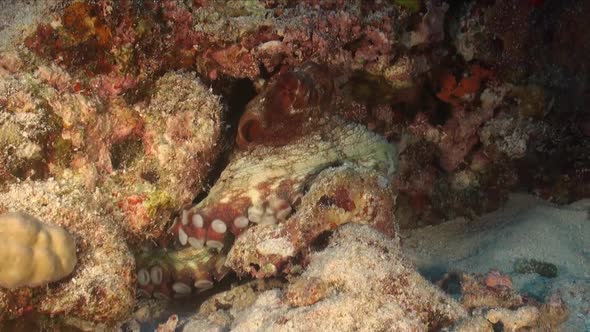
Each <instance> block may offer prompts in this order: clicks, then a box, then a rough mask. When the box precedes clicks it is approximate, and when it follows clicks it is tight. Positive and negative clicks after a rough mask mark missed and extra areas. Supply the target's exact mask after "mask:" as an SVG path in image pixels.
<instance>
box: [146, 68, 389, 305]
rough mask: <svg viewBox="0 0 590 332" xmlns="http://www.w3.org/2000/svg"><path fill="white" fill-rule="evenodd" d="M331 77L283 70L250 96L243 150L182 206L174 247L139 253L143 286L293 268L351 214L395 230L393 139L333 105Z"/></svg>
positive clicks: (172, 287) (164, 288)
mask: <svg viewBox="0 0 590 332" xmlns="http://www.w3.org/2000/svg"><path fill="white" fill-rule="evenodd" d="M318 77H319V78H322V79H321V80H320V79H316V78H318ZM326 77H327V76H326V75H325V73H324V72H323V71H322V67H320V66H318V65H316V64H309V65H307V66H304V67H303V68H302V69H301V70H300V71H299V72H286V73H284V74H280V75H278V77H277V78H276V79H275V80H274V81H273V82H271V83H270V84H269V85H268V87H267V88H266V89H265V91H263V92H262V93H261V94H259V95H258V96H257V97H256V98H255V99H254V100H252V101H251V102H250V103H249V104H248V106H247V108H246V111H245V113H244V115H243V116H242V118H241V120H240V124H239V126H238V133H237V138H236V141H237V146H238V147H239V150H238V151H237V152H236V153H235V154H234V155H233V157H232V158H231V160H230V162H229V163H228V165H227V167H226V168H225V169H224V171H223V172H222V173H221V175H220V177H219V179H218V180H217V182H216V183H215V184H214V186H213V187H212V188H211V190H210V191H209V193H208V195H207V196H206V197H205V198H204V199H203V200H201V201H200V202H198V203H197V204H195V205H193V206H187V207H186V208H184V209H182V210H181V211H180V212H179V214H178V216H177V217H176V218H175V220H174V223H173V225H172V226H171V227H170V229H169V233H170V235H171V236H172V237H173V238H174V241H173V242H174V243H173V245H172V247H171V248H168V249H159V250H155V251H145V252H142V253H140V254H139V255H138V256H137V259H136V261H137V280H138V284H139V286H138V288H139V293H140V294H143V295H146V296H153V297H156V298H166V299H169V298H175V297H184V296H189V295H191V294H194V293H198V292H202V291H204V290H207V289H209V288H211V287H213V285H214V283H215V282H217V281H219V280H221V279H222V278H223V277H224V276H225V275H226V274H227V273H228V272H229V271H233V272H235V273H237V274H238V275H239V276H252V277H256V278H263V277H269V276H276V275H281V274H288V273H293V272H296V271H297V270H298V269H300V268H301V266H302V264H305V259H304V258H305V256H306V254H307V251H308V250H309V248H310V246H312V244H313V243H314V241H315V240H316V239H318V238H319V237H320V236H321V235H322V234H323V233H326V232H331V231H333V230H335V229H336V228H337V227H338V226H340V225H343V224H346V223H351V222H352V223H359V224H369V225H371V226H372V227H374V228H375V229H378V230H379V231H381V232H382V233H384V234H386V235H388V236H391V237H394V236H395V235H396V233H397V225H396V223H395V222H394V217H393V205H394V194H393V190H392V186H391V182H392V181H391V180H392V177H393V174H394V172H395V169H396V164H397V159H396V158H397V151H396V146H395V145H393V144H391V143H389V142H387V140H385V139H384V138H383V137H381V136H379V135H377V134H375V133H373V132H371V131H369V130H368V129H367V128H366V127H364V126H362V125H359V124H355V123H349V122H347V121H345V120H343V119H342V118H340V117H338V116H337V115H334V114H333V113H331V112H330V111H329V109H328V106H329V103H328V102H326V98H329V95H326V94H329V93H330V91H331V84H332V83H331V82H330V81H329V80H328V79H326ZM316 82H317V83H318V84H315V83H316ZM289 124H290V126H288V125H289ZM277 128H279V129H277ZM286 128H291V129H290V130H287V129H286ZM281 133H283V134H284V135H280V134H281ZM279 136H280V137H281V138H280V139H278V138H277V137H279Z"/></svg>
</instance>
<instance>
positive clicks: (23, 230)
mask: <svg viewBox="0 0 590 332" xmlns="http://www.w3.org/2000/svg"><path fill="white" fill-rule="evenodd" d="M0 262H2V264H1V265H0V286H2V287H5V288H17V287H21V286H39V285H43V284H45V283H48V282H52V281H56V280H59V279H61V278H63V277H65V276H67V275H68V274H70V273H72V271H73V270H74V266H75V265H76V262H77V258H76V243H75V241H74V238H73V237H72V236H71V235H70V234H69V233H68V232H67V231H66V230H64V229H63V228H61V227H58V226H52V225H48V224H44V223H42V222H41V221H39V220H38V219H36V218H34V217H33V216H30V215H28V214H24V213H9V214H6V215H4V216H0Z"/></svg>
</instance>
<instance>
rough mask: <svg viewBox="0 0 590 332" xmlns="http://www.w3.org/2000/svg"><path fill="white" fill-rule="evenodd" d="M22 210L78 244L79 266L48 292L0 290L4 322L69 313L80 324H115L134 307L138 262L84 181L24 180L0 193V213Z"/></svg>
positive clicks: (41, 289)
mask: <svg viewBox="0 0 590 332" xmlns="http://www.w3.org/2000/svg"><path fill="white" fill-rule="evenodd" d="M7 211H22V212H24V213H27V214H30V215H33V216H35V217H37V218H39V219H41V220H44V221H46V222H47V223H51V224H53V225H56V226H60V227H62V228H63V229H65V230H66V231H67V232H68V233H70V234H71V235H72V237H73V238H74V240H75V242H76V249H77V258H78V263H77V265H76V268H75V269H74V271H73V272H72V273H71V274H69V275H68V276H67V277H66V278H63V279H61V280H59V281H57V282H53V283H50V284H48V285H47V286H46V287H34V288H31V287H23V288H18V289H13V290H9V289H4V288H2V289H0V320H6V319H12V318H16V317H19V316H21V315H23V314H25V313H27V312H30V311H36V312H39V313H46V314H49V315H60V314H62V313H64V312H66V313H69V315H70V316H72V317H77V318H79V319H83V320H87V321H93V322H102V323H106V324H113V323H115V322H117V321H121V320H124V319H126V318H127V317H128V316H129V315H130V314H131V310H132V309H133V306H134V304H135V272H134V271H135V262H134V259H133V255H132V254H131V251H130V250H129V248H128V247H127V244H126V242H125V238H124V235H123V234H124V233H123V230H122V229H121V226H120V224H118V223H117V222H116V221H115V218H114V217H113V216H112V212H111V211H109V209H108V202H105V200H104V199H103V198H101V197H100V195H89V194H88V192H87V191H86V190H85V189H84V182H83V180H82V179H80V178H79V177H73V176H67V177H64V178H63V179H61V180H47V181H32V180H25V181H23V182H20V183H17V184H16V183H15V184H11V185H9V187H8V190H7V191H3V192H0V213H5V212H7Z"/></svg>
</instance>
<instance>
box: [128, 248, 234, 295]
mask: <svg viewBox="0 0 590 332" xmlns="http://www.w3.org/2000/svg"><path fill="white" fill-rule="evenodd" d="M224 261H225V257H224V256H223V255H219V254H218V253H217V252H216V251H215V250H214V249H210V248H205V247H203V248H193V247H191V246H188V247H185V248H182V249H180V250H170V251H168V250H166V249H160V250H157V251H146V252H143V253H141V254H139V255H138V256H137V257H136V262H137V266H138V267H140V268H139V269H138V271H137V281H138V284H139V293H140V295H143V296H147V297H149V296H151V295H153V296H154V297H156V298H159V299H171V298H178V297H184V296H188V295H190V294H191V293H193V292H200V291H204V290H207V289H209V288H211V287H212V286H213V282H214V281H215V280H220V279H221V278H223V277H224V276H225V274H226V273H227V272H228V269H227V268H226V267H224V266H223V263H224Z"/></svg>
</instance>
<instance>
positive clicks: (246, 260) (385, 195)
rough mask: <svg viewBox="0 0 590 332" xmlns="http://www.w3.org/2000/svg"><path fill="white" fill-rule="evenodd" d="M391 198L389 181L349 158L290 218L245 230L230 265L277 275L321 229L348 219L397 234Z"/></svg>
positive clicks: (311, 191) (322, 177) (317, 184)
mask: <svg viewBox="0 0 590 332" xmlns="http://www.w3.org/2000/svg"><path fill="white" fill-rule="evenodd" d="M393 204H394V195H393V194H392V192H391V186H390V184H389V182H388V181H387V179H386V178H384V177H383V176H382V175H381V174H380V173H379V172H376V171H374V170H370V169H366V168H360V167H358V166H354V165H350V164H346V165H343V166H340V167H334V168H329V169H326V170H325V171H323V172H322V173H320V174H319V175H318V177H317V178H316V180H315V181H314V183H313V185H312V186H311V188H310V189H309V191H308V192H307V194H306V195H305V196H304V197H303V198H302V202H301V206H300V208H299V209H298V210H297V212H295V214H294V215H293V216H292V217H291V218H289V219H288V220H287V221H286V222H284V223H281V224H278V225H269V226H265V227H264V228H252V229H248V230H247V231H246V232H244V233H243V234H242V236H240V237H239V238H238V239H237V240H236V242H235V243H234V245H233V246H232V248H231V250H230V251H229V253H228V258H227V261H226V265H227V266H229V267H230V268H231V269H232V270H234V271H236V272H237V273H238V274H240V275H245V274H250V275H252V276H255V277H259V278H260V277H269V276H273V275H277V274H279V273H281V272H284V271H288V270H289V269H290V268H291V264H290V263H292V260H293V259H294V258H296V257H297V255H299V254H300V253H301V251H302V250H303V249H304V248H308V247H309V246H310V245H311V243H312V242H313V241H314V240H315V239H316V238H317V237H318V236H319V235H320V234H322V233H323V232H325V231H331V230H334V229H335V228H336V227H338V226H340V225H342V224H346V223H350V222H353V223H360V224H370V225H372V226H373V227H375V228H377V229H379V230H380V231H381V232H383V233H384V234H387V235H389V236H391V237H394V236H395V234H396V233H397V231H398V230H397V226H396V225H397V224H396V223H395V222H394V220H393V219H394V216H393V212H392V211H393Z"/></svg>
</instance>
